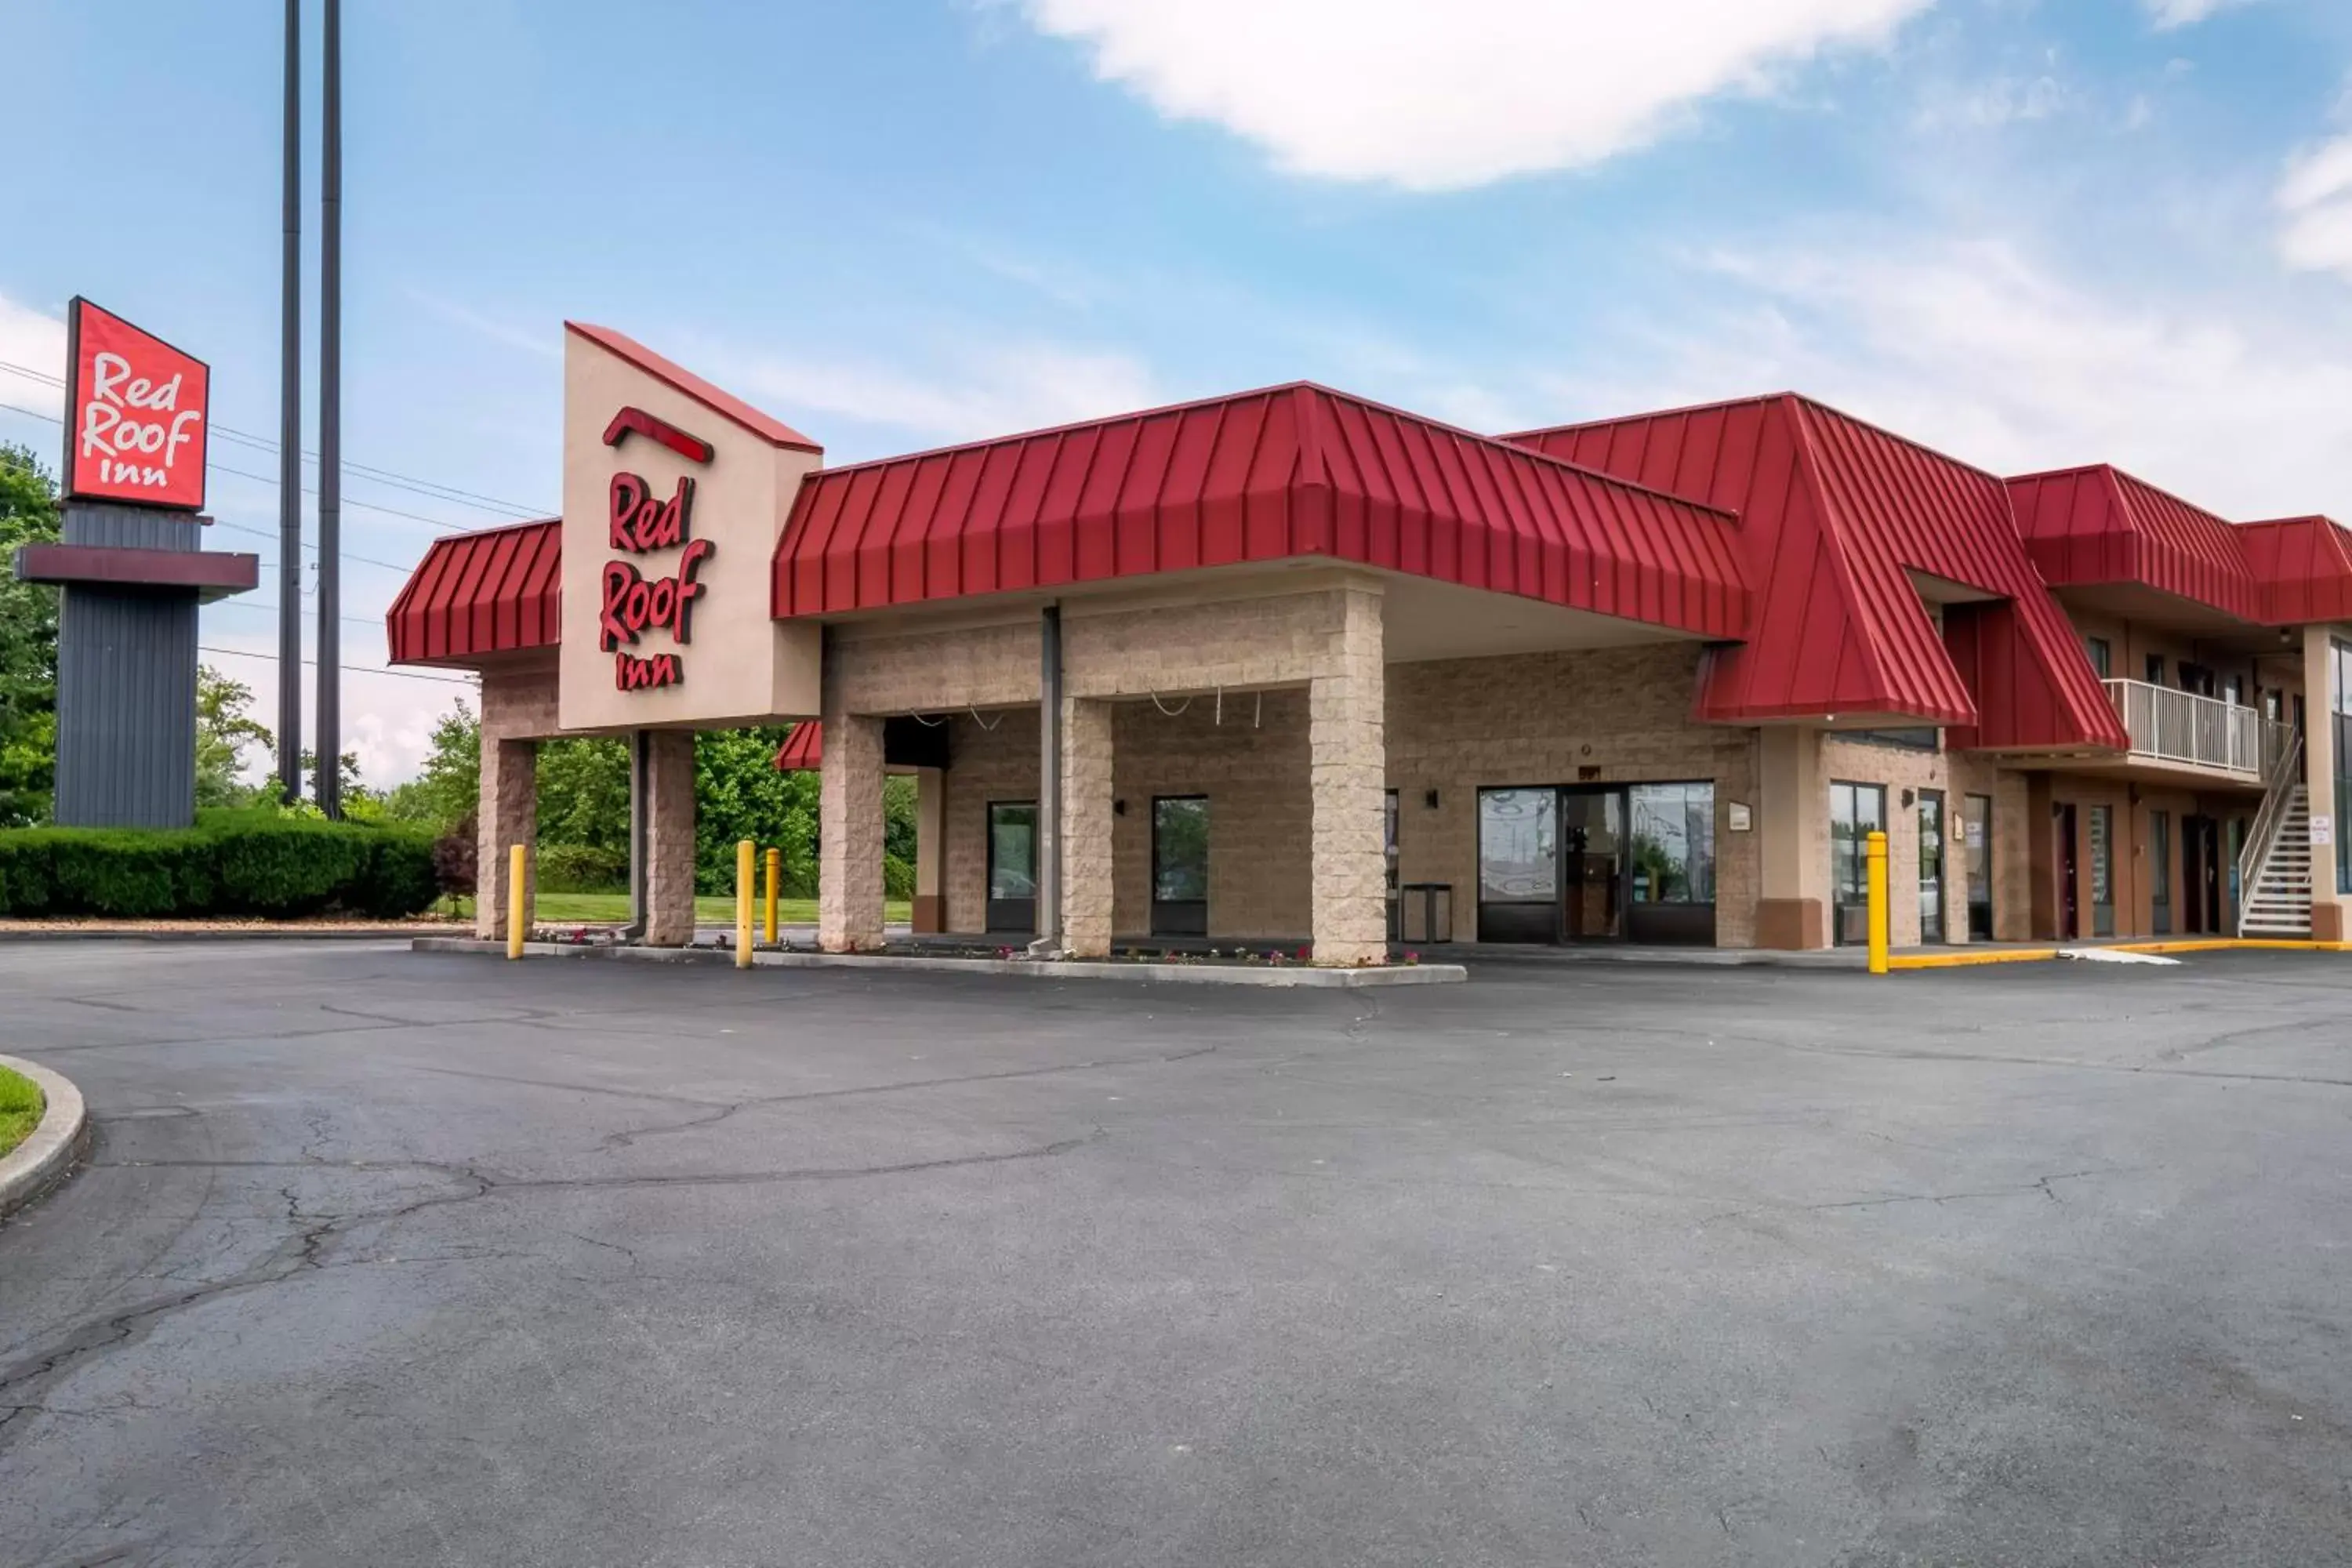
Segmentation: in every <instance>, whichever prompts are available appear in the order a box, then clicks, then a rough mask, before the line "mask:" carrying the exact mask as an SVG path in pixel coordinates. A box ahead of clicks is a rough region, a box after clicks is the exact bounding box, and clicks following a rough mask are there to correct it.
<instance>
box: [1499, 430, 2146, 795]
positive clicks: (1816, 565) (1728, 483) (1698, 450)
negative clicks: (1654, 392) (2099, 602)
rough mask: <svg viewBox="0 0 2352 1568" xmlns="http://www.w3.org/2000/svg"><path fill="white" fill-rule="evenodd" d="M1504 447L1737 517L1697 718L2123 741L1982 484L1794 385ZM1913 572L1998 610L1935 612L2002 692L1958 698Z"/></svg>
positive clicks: (2024, 744) (1970, 471)
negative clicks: (1736, 602)
mask: <svg viewBox="0 0 2352 1568" xmlns="http://www.w3.org/2000/svg"><path fill="white" fill-rule="evenodd" d="M1506 438H1507V439H1508V440H1511V441H1515V442H1518V443H1521V444H1523V445H1526V446H1528V447H1535V448H1537V449H1539V450H1542V451H1546V452H1549V453H1551V454H1553V455H1554V456H1557V457H1561V458H1567V459H1569V460H1570V461H1571V462H1577V463H1581V464H1584V465H1587V466H1589V467H1591V468H1599V469H1601V470H1602V471H1604V472H1607V473H1612V474H1615V475H1617V476H1619V477H1620V478H1622V479H1631V480H1634V481H1637V482H1639V483H1642V484H1645V485H1653V486H1656V487H1658V488H1660V489H1667V490H1672V491H1674V492H1675V493H1678V494H1683V495H1690V496H1696V497H1699V498H1701V499H1703V500H1707V501H1710V502H1712V503H1714V504H1715V505H1717V506H1721V507H1727V508H1730V509H1732V510H1736V511H1737V512H1738V513H1739V517H1740V530H1739V531H1740V537H1741V538H1742V540H1743V541H1744V542H1745V544H1746V548H1747V551H1748V569H1749V575H1750V578H1751V580H1752V581H1753V582H1754V583H1755V584H1756V585H1757V596H1756V608H1755V614H1754V616H1753V617H1752V619H1751V621H1750V623H1749V625H1748V626H1747V628H1746V629H1745V631H1744V634H1743V635H1744V637H1745V638H1746V643H1745V646H1743V647H1737V648H1730V649H1726V650H1723V651H1722V652H1720V653H1718V654H1717V657H1716V658H1714V659H1713V660H1711V661H1710V668H1709V671H1708V674H1707V676H1706V680H1705V682H1704V683H1703V686H1702V689H1701V691H1700V696H1699V704H1698V715H1699V717H1701V718H1703V719H1711V720H1718V721H1732V722H1740V721H1747V722H1753V721H1758V720H1762V719H1776V718H1806V717H1821V716H1826V715H1830V714H1840V713H1843V714H1870V715H1880V714H1884V715H1902V716H1906V717H1915V718H1917V719H1920V720H1924V721H1933V722H1937V723H1945V724H1950V725H1953V726H1956V727H1958V731H1959V732H1958V733H1957V734H1956V735H1955V736H1954V742H1955V743H1956V744H1960V745H1976V746H1984V747H2000V748H2019V749H2021V748H2042V747H2056V746H2078V745H2097V746H2103V747H2116V748H2121V747H2123V746H2124V745H2126V744H2127V743H2128V742H2127V741H2126V737H2125V735H2124V732H2123V730H2122V728H2121V726H2120V725H2119V724H2118V723H2117V721H2116V717H2115V712H2114V710H2113V709H2112V708H2111V707H2110V706H2109V705H2108V702H2107V700H2106V694H2105V691H2104V690H2103V689H2101V687H2100V685H2099V682H2098V678H2097V677H2096V675H2095V673H2094V672H2093V671H2092V669H2091V667H2090V663H2089V661H2088V659H2087V658H2084V653H2083V650H2082V647H2081V645H2080V644H2079V642H2078V641H2077V640H2076V638H2075V637H2074V632H2073V629H2072V627H2071V626H2069V624H2068V623H2067V620H2066V617H2065V615H2064V612H2063V611H2062V610H2061V609H2060V608H2059V607H2058V605H2057V604H2056V602H2055V601H2053V599H2052V598H2051V597H2050V595H2049V591H2048V590H2047V589H2046V588H2045V587H2044V586H2043V585H2042V581H2041V579H2040V578H2039V577H2038V576H2036V575H2035V574H2034V571H2033V567H2032V563H2031V562H2029V561H2028V560H2027V559H2026V556H2025V552H2024V549H2023V547H2022V545H2021V542H2020V541H2019V539H2018V536H2017V533H2016V531H2015V527H2014V524H2013V523H2012V521H2011V516H2010V508H2009V498H2008V494H2007V491H2006V489H2004V487H2003V485H2002V482H2001V480H2000V479H1999V478H1998V477H1996V476H1995V475H1992V474H1989V473H1986V472H1984V471H1983V470H1982V469H1979V468H1970V467H1969V466H1968V465H1966V464H1964V463H1960V462H1958V461H1956V460H1954V459H1953V458H1948V457H1946V456H1944V455H1943V454H1942V453H1939V452H1936V451H1933V450H1931V449H1929V448H1928V447H1922V446H1920V445H1918V444H1917V443H1916V442H1913V441H1909V440H1906V439H1905V438H1903V437H1898V436H1895V435H1893V434H1891V433H1890V432H1888V431H1885V430H1882V429H1879V428H1878V427H1877V426H1872V425H1868V424H1865V423H1864V422H1863V421H1861V420H1859V419H1855V418H1853V417H1852V416H1848V415H1844V414H1841V413H1839V412H1838V411H1837V410H1835V409H1832V408H1828V407H1825V406H1823V405H1821V404H1818V403H1815V402H1812V401H1811V400H1810V399H1806V398H1802V397H1799V396H1796V395H1793V394H1789V393H1781V394H1776V395H1771V396H1767V397H1759V398H1750V399H1747V400H1744V401H1740V402H1735V403H1724V404H1716V405H1708V406H1705V407H1698V408H1686V409H1678V410H1673V411H1670V412H1666V413H1662V414H1649V415H1642V416H1635V417H1632V418H1625V419H1613V420H1605V421H1601V422H1598V423H1594V424H1590V425H1580V426H1565V427H1562V428H1559V429H1552V430H1537V431H1529V432H1527V433H1525V434H1522V435H1518V436H1512V437H1506ZM1914 573H1916V574H1921V575H1924V576H1927V577H1934V578H1941V579H1944V580H1946V581H1948V582H1949V583H1952V584H1958V585H1960V586H1961V587H1963V588H1966V589H1971V590H1974V591H1975V592H1977V593H1979V594H1990V595H1997V596H1998V598H1999V599H2000V601H2002V602H2004V603H2005V604H2006V605H2008V606H2010V608H2009V609H2008V610H2007V611H2005V612H2004V611H2001V610H2000V608H1999V606H1997V605H1966V604H1952V605H1948V606H1947V611H1946V622H1947V626H1948V628H1950V629H1951V630H1952V631H1953V632H1954V633H1956V634H1957V635H1958V637H1962V638H1965V639H1968V640H1969V641H1970V642H1971V643H1973V644H1976V645H1978V647H1977V648H1976V649H1975V650H1972V651H1973V652H1974V653H1975V657H1973V658H1972V659H1971V664H1972V667H1973V671H1974V672H1975V673H1977V674H1979V677H1980V678H1981V676H1982V675H1983V673H1984V672H1986V671H1989V670H1990V671H1992V672H1995V673H1996V674H1997V675H1998V677H1999V679H2000V684H2001V686H2002V688H2003V689H2002V690H2001V691H2000V693H1999V694H1998V700H1984V701H1979V697H1988V698H1990V697H1991V696H1992V695H1993V694H1992V693H1989V692H1987V691H1985V690H1984V689H1983V688H1981V687H1979V689H1978V691H1977V692H1976V693H1973V694H1972V693H1971V690H1970V689H1969V681H1968V679H1966V678H1964V676H1963V674H1962V672H1961V670H1960V669H1959V668H1958V667H1956V666H1955V664H1954V662H1953V660H1952V658H1951V654H1950V651H1949V650H1948V647H1947V644H1946V639H1945V638H1943V637H1938V636H1937V630H1936V626H1935V623H1934V621H1933V620H1932V619H1931V618H1930V617H1929V615H1928V613H1927V607H1926V605H1924V604H1923V603H1922V601H1921V597H1920V593H1919V590H1918V589H1917V587H1916V586H1915V585H1914V584H1913V582H1912V580H1911V574H1914ZM1988 638H1990V639H1992V640H1994V641H1996V642H1999V643H2000V647H1993V648H1990V649H1989V650H1988V649H1985V648H1983V647H1982V645H1983V644H1984V643H1985V642H1986V640H1987V639H1988Z"/></svg>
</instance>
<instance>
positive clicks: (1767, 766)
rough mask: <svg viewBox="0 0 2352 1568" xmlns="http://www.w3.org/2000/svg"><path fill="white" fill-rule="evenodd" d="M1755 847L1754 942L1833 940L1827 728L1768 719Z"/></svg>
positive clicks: (1801, 944) (1799, 945) (1807, 944)
mask: <svg viewBox="0 0 2352 1568" xmlns="http://www.w3.org/2000/svg"><path fill="white" fill-rule="evenodd" d="M1757 750H1758V765H1757V799H1756V840H1757V843H1756V848H1757V858H1758V860H1759V863H1760V867H1761V869H1762V872H1763V884H1764V885H1763V896H1762V897H1761V898H1759V899H1758V900H1756V945H1757V946H1759V947H1770V948H1787V949H1803V948H1815V947H1827V946H1829V945H1830V852H1829V815H1830V792H1829V783H1828V781H1827V780H1826V779H1824V778H1823V777H1822V734H1821V731H1818V730H1808V729H1805V728H1803V727H1802V726H1800V725H1794V724H1788V725H1781V724H1768V725H1766V726H1765V727H1764V728H1763V729H1762V730H1760V731H1758V735H1757Z"/></svg>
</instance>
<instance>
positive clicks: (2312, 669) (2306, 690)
mask: <svg viewBox="0 0 2352 1568" xmlns="http://www.w3.org/2000/svg"><path fill="white" fill-rule="evenodd" d="M2335 643H2336V628H2335V627H2334V626H2305V627H2304V628H2303V779H2304V787H2305V789H2306V790H2308V791H2309V792H2310V795H2311V817H2312V821H2313V823H2314V824H2315V825H2316V824H2317V822H2318V820H2319V819H2320V818H2321V817H2323V816H2324V817H2326V818H2327V819H2328V842H2327V843H2326V844H2316V843H2315V844H2314V845H2313V846H2312V847H2311V935H2312V938H2313V940H2314V941H2316V942H2342V941H2344V940H2345V935H2344V933H2345V928H2346V923H2347V922H2346V920H2345V913H2346V900H2345V899H2344V898H2343V897H2342V895H2340V894H2338V893H2337V892H2336V845H2337V844H2338V843H2340V842H2342V840H2343V837H2344V827H2345V824H2344V821H2343V814H2342V813H2340V812H2338V811H2337V810H2336V773H2337V770H2339V769H2341V768H2344V767H2346V766H2347V765H2352V759H2347V758H2344V757H2339V756H2337V755H2336V724H2335V716H2336V701H2335V696H2336V672H2335V668H2334V665H2335V658H2334V655H2335ZM2313 837H2317V835H2316V834H2315V835H2314V836H2313Z"/></svg>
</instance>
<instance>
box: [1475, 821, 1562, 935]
mask: <svg viewBox="0 0 2352 1568" xmlns="http://www.w3.org/2000/svg"><path fill="white" fill-rule="evenodd" d="M1478 940H1479V941H1480V942H1557V941H1558V940H1559V791H1558V790H1556V789H1553V788H1550V787H1549V786H1548V785H1547V786H1546V787H1544V788H1542V789H1482V790H1480V791H1479V792H1478Z"/></svg>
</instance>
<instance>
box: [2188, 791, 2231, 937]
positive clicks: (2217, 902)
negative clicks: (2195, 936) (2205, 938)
mask: <svg viewBox="0 0 2352 1568" xmlns="http://www.w3.org/2000/svg"><path fill="white" fill-rule="evenodd" d="M2180 881H2181V889H2180V891H2181V897H2182V899H2183V900H2184V902H2183V907H2182V911H2181V912H2182V915H2183V917H2184V918H2183V920H2182V921H2181V925H2180V929H2181V930H2183V931H2191V932H2195V933H2199V934H2204V935H2210V934H2212V933H2215V932H2218V931H2221V823H2219V822H2218V821H2216V820H2214V819H2213V818H2212V817H2210V816H2184V817H2182V818H2181V819H2180Z"/></svg>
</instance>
